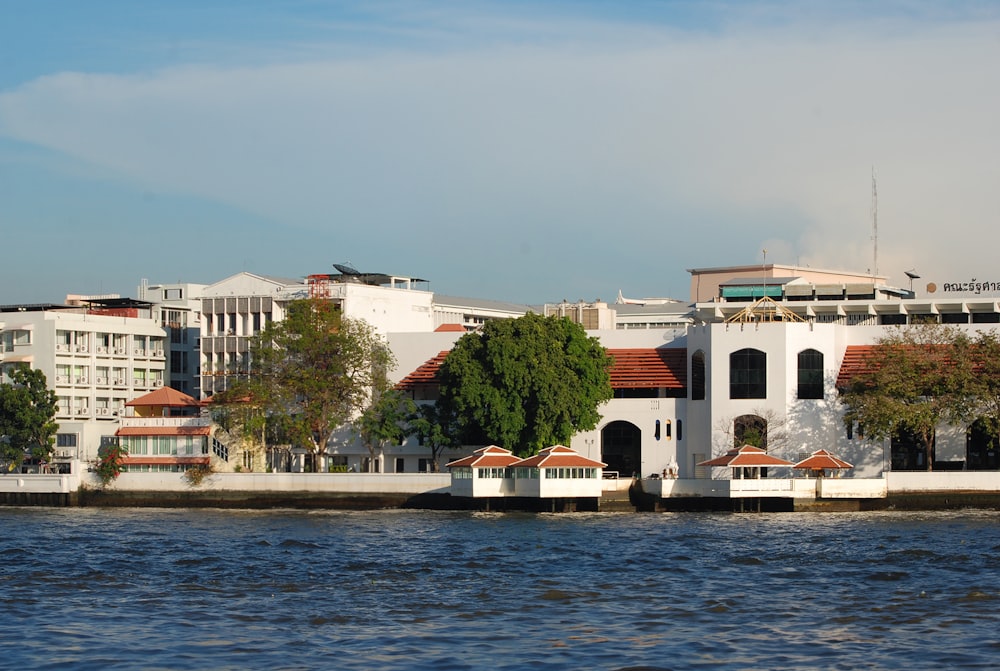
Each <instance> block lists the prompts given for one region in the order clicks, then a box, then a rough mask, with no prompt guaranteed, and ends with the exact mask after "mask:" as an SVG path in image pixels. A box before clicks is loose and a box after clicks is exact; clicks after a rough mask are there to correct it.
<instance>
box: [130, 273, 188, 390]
mask: <svg viewBox="0 0 1000 671" xmlns="http://www.w3.org/2000/svg"><path fill="white" fill-rule="evenodd" d="M204 289H205V285H204V284H194V283H191V282H183V283H182V282H178V283H174V284H149V283H148V282H147V281H146V280H142V283H141V284H140V285H139V293H138V294H137V296H138V297H139V300H142V301H149V302H150V303H152V304H153V317H154V318H155V319H158V320H159V322H160V325H161V326H162V327H163V328H164V329H165V330H166V332H167V343H168V346H167V348H166V350H165V352H166V354H167V372H168V375H167V384H169V385H170V387H171V388H173V389H176V390H177V391H180V392H183V393H185V394H188V395H190V396H194V397H195V398H198V397H199V396H200V390H201V376H200V373H199V368H198V366H199V347H198V338H199V337H200V336H201V294H202V291H203V290H204Z"/></svg>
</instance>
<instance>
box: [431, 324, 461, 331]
mask: <svg viewBox="0 0 1000 671" xmlns="http://www.w3.org/2000/svg"><path fill="white" fill-rule="evenodd" d="M434 331H435V332H436V333H465V327H464V326H462V325H461V324H441V326H438V327H437V328H436V329H434Z"/></svg>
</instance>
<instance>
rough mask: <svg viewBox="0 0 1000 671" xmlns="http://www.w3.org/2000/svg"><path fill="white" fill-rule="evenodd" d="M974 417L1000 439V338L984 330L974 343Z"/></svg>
mask: <svg viewBox="0 0 1000 671" xmlns="http://www.w3.org/2000/svg"><path fill="white" fill-rule="evenodd" d="M972 353H973V354H972V356H973V373H974V375H973V376H972V382H971V387H972V393H973V397H974V404H975V407H974V410H973V413H974V415H975V417H976V418H977V419H979V420H982V425H983V426H984V428H985V429H986V432H987V433H988V434H989V435H990V437H992V438H993V439H994V440H997V439H998V438H1000V338H998V337H997V335H996V333H994V332H993V331H981V332H979V333H978V334H977V335H976V336H975V338H974V339H973V341H972Z"/></svg>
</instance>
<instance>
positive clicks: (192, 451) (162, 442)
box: [119, 436, 208, 457]
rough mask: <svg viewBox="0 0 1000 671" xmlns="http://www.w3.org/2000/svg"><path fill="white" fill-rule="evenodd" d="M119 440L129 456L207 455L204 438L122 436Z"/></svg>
mask: <svg viewBox="0 0 1000 671" xmlns="http://www.w3.org/2000/svg"><path fill="white" fill-rule="evenodd" d="M119 440H120V441H121V443H120V444H121V446H122V447H124V448H125V450H126V451H127V452H128V453H129V454H130V455H151V456H164V457H193V456H200V455H205V454H208V442H207V441H206V440H205V437H204V436H122V437H121V438H120V439H119Z"/></svg>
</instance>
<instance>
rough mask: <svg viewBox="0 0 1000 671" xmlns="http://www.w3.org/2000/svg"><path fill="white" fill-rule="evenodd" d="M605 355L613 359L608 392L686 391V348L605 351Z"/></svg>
mask: <svg viewBox="0 0 1000 671" xmlns="http://www.w3.org/2000/svg"><path fill="white" fill-rule="evenodd" d="M608 354H610V355H611V356H612V357H613V358H614V360H615V363H614V365H613V366H612V367H611V387H612V389H656V388H660V387H664V388H667V389H686V388H687V350H686V349H682V348H677V347H674V348H667V347H661V348H658V349H651V348H644V349H637V348H636V349H609V350H608Z"/></svg>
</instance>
